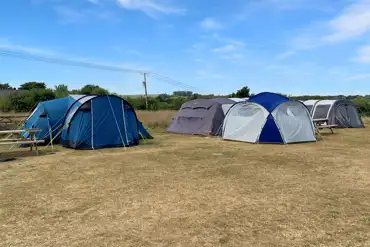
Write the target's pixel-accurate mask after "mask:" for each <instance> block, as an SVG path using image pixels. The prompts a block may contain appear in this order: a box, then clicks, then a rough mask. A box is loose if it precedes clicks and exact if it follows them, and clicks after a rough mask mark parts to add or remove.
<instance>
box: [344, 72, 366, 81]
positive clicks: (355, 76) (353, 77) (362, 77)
mask: <svg viewBox="0 0 370 247" xmlns="http://www.w3.org/2000/svg"><path fill="white" fill-rule="evenodd" d="M369 78H370V74H357V75H352V76H349V77H347V78H346V80H348V81H356V80H362V79H369Z"/></svg>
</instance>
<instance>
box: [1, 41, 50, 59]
mask: <svg viewBox="0 0 370 247" xmlns="http://www.w3.org/2000/svg"><path fill="white" fill-rule="evenodd" d="M0 49H3V50H7V51H13V52H25V53H28V54H32V55H47V56H51V55H55V54H56V53H55V52H52V51H48V50H46V49H41V48H36V47H31V46H25V45H20V44H15V43H13V42H11V41H10V40H9V39H5V38H0Z"/></svg>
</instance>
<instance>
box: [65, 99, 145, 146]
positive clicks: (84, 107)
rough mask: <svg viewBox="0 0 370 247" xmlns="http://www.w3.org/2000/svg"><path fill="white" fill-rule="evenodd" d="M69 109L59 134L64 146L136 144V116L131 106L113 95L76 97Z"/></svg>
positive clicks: (137, 134) (137, 137) (137, 135)
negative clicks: (77, 99)
mask: <svg viewBox="0 0 370 247" xmlns="http://www.w3.org/2000/svg"><path fill="white" fill-rule="evenodd" d="M80 101H81V102H79V103H78V104H75V106H74V107H73V108H72V109H71V110H70V112H69V113H68V116H67V118H66V127H65V128H64V129H63V132H62V135H61V143H62V145H63V146H64V147H70V148H75V149H99V148H107V147H123V146H132V145H137V144H138V142H139V129H138V120H137V117H136V113H135V111H134V109H133V108H132V107H131V105H129V103H127V102H126V101H125V100H123V99H121V98H119V97H116V96H104V97H102V96H95V97H91V98H89V99H88V100H86V99H84V100H80Z"/></svg>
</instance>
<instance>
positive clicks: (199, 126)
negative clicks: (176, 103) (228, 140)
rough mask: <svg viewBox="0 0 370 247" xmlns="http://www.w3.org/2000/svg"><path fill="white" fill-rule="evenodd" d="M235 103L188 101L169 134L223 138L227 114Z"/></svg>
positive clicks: (223, 99)
mask: <svg viewBox="0 0 370 247" xmlns="http://www.w3.org/2000/svg"><path fill="white" fill-rule="evenodd" d="M234 103H235V101H234V100H231V99H228V98H215V99H196V100H191V101H188V102H186V103H184V104H183V105H182V106H181V108H180V110H179V111H178V112H177V113H176V115H175V117H174V118H173V119H172V123H171V124H170V125H169V126H168V128H167V132H171V133H179V134H192V135H214V136H221V135H222V123H223V121H224V118H225V115H226V112H227V111H228V110H229V108H230V107H231V106H232V105H233V104H234Z"/></svg>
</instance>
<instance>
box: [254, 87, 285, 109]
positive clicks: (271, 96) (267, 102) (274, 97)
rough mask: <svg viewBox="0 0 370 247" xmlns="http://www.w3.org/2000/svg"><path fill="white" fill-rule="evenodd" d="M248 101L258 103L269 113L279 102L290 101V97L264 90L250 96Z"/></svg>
mask: <svg viewBox="0 0 370 247" xmlns="http://www.w3.org/2000/svg"><path fill="white" fill-rule="evenodd" d="M248 101H249V102H253V103H257V104H260V105H261V106H263V107H264V108H265V109H266V110H267V111H268V112H270V113H271V112H272V111H273V110H274V109H275V108H276V107H278V106H279V105H280V104H282V103H284V102H287V101H290V99H289V98H288V97H285V96H283V95H280V94H276V93H269V92H264V93H259V94H257V95H255V96H253V97H250V98H249V99H248Z"/></svg>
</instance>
